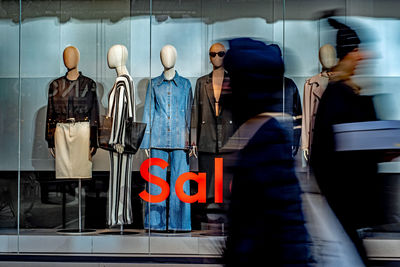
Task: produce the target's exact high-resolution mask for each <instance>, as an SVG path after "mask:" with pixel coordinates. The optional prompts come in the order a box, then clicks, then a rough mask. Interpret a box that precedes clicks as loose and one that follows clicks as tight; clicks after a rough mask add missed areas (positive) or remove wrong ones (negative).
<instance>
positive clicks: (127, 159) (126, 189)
mask: <svg viewBox="0 0 400 267" xmlns="http://www.w3.org/2000/svg"><path fill="white" fill-rule="evenodd" d="M127 59H128V49H127V48H126V47H125V46H123V45H120V44H117V45H113V46H112V47H111V48H110V49H109V50H108V54H107V63H108V67H109V68H110V69H115V70H116V73H117V76H118V77H117V78H116V80H115V83H114V86H113V88H112V89H111V91H110V94H109V104H108V114H107V116H109V117H112V118H113V127H112V128H113V131H112V133H111V137H110V141H109V143H110V144H112V145H114V148H115V149H116V151H117V152H111V151H110V152H109V155H110V165H111V166H110V189H109V191H108V225H109V226H113V225H120V226H121V232H119V233H121V234H122V233H124V232H122V230H123V225H124V224H131V223H132V206H131V182H132V155H131V154H126V153H125V154H124V146H123V140H122V136H123V135H124V133H122V131H124V129H125V120H126V119H127V118H128V114H127V112H123V111H124V110H127V109H129V108H131V109H132V110H133V116H134V114H135V113H134V106H133V105H132V103H133V101H134V100H132V98H131V92H133V93H134V90H133V81H132V78H131V76H130V75H129V72H128V70H127V68H126V61H127ZM113 103H118V105H113ZM134 119H135V116H134Z"/></svg>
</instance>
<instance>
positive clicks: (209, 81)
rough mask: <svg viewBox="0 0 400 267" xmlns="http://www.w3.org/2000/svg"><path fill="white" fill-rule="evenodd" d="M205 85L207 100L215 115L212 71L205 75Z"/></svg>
mask: <svg viewBox="0 0 400 267" xmlns="http://www.w3.org/2000/svg"><path fill="white" fill-rule="evenodd" d="M205 87H206V93H207V97H208V101H210V106H211V107H212V110H213V114H214V116H215V97H214V88H213V84H212V72H211V73H210V74H209V75H208V77H207V81H206V86H205Z"/></svg>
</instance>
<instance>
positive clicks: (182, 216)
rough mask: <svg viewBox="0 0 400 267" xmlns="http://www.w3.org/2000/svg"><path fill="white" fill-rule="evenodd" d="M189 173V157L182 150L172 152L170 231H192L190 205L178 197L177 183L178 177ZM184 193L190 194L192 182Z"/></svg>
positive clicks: (186, 184)
mask: <svg viewBox="0 0 400 267" xmlns="http://www.w3.org/2000/svg"><path fill="white" fill-rule="evenodd" d="M185 172H189V156H188V154H187V153H186V152H185V151H184V150H181V149H176V150H172V151H171V183H170V187H171V192H170V197H169V227H168V228H169V229H168V230H178V231H190V230H191V229H192V227H191V219H190V204H189V203H185V202H182V201H181V200H180V199H179V198H178V197H177V195H176V192H175V183H176V180H177V179H178V177H179V176H180V175H181V174H183V173H185ZM183 187H184V188H183V190H184V192H185V193H186V194H187V195H189V194H190V182H189V181H187V182H186V183H185V184H184V185H183Z"/></svg>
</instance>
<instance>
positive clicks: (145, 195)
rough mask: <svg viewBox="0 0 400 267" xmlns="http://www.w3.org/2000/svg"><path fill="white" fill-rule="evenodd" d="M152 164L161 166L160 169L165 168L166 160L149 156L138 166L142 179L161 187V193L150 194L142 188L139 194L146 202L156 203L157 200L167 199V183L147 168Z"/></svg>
mask: <svg viewBox="0 0 400 267" xmlns="http://www.w3.org/2000/svg"><path fill="white" fill-rule="evenodd" d="M152 165H156V166H159V167H161V168H162V169H165V168H166V167H167V166H168V162H166V161H165V160H162V159H159V158H150V159H147V160H145V161H144V162H143V163H142V165H141V166H140V174H141V175H142V177H143V179H145V180H146V181H148V182H150V183H152V184H155V185H158V186H159V187H161V193H160V194H159V195H151V194H149V193H147V192H146V190H143V191H142V192H141V193H140V194H139V196H140V197H141V198H142V199H143V200H144V201H147V202H150V203H158V202H163V201H164V200H166V199H167V197H168V195H169V185H168V183H167V182H166V181H164V180H163V179H161V178H160V177H157V176H154V175H152V174H151V173H150V172H149V168H150V166H152Z"/></svg>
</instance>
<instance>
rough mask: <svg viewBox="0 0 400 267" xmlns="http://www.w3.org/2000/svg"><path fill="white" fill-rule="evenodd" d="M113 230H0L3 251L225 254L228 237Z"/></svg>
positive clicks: (0, 245) (203, 232)
mask: <svg viewBox="0 0 400 267" xmlns="http://www.w3.org/2000/svg"><path fill="white" fill-rule="evenodd" d="M109 231H111V230H97V231H96V232H95V233H93V234H85V235H80V236H79V235H72V236H71V235H63V234H60V233H58V232H57V231H56V230H53V229H51V230H50V229H43V230H42V229H32V230H21V231H20V235H19V236H18V235H17V234H16V233H15V232H6V231H4V232H2V233H0V253H16V252H19V253H39V254H41V253H45V254H49V253H51V254H57V253H59V254H92V255H96V254H102V255H103V254H104V253H106V254H121V255H145V254H148V255H174V254H176V255H178V254H179V255H188V256H215V257H220V256H221V255H222V252H223V249H224V246H225V237H223V236H211V235H210V236H207V235H206V233H205V231H192V232H190V233H179V234H171V233H168V234H162V233H151V232H150V233H149V232H146V231H145V230H134V229H131V231H133V232H135V233H137V234H134V235H122V236H121V235H104V234H101V233H104V232H109Z"/></svg>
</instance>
